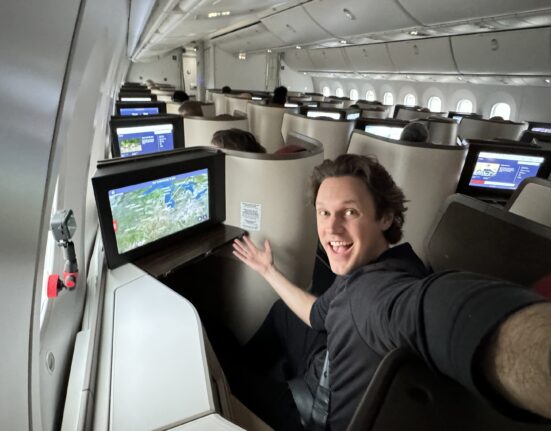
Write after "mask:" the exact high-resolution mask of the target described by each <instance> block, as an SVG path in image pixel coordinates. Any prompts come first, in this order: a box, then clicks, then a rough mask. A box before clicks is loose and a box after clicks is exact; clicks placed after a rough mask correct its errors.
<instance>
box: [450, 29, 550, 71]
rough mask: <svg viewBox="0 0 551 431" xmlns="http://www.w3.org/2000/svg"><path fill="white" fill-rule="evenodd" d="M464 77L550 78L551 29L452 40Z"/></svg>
mask: <svg viewBox="0 0 551 431" xmlns="http://www.w3.org/2000/svg"><path fill="white" fill-rule="evenodd" d="M451 41H452V49H453V53H454V56H455V60H456V62H457V67H458V69H459V72H460V73H473V74H492V75H495V74H502V75H509V74H510V75H547V74H549V71H550V70H551V47H550V45H551V43H550V41H551V29H550V28H549V27H546V28H536V29H524V30H513V31H502V32H492V33H479V34H472V35H466V36H452V39H451Z"/></svg>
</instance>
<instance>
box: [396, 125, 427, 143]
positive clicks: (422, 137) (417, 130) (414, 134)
mask: <svg viewBox="0 0 551 431" xmlns="http://www.w3.org/2000/svg"><path fill="white" fill-rule="evenodd" d="M400 140H401V141H408V142H427V141H428V140H429V130H428V129H427V126H425V125H424V124H423V123H418V122H416V121H414V122H412V123H409V124H407V125H406V127H404V129H403V130H402V133H401V134H400Z"/></svg>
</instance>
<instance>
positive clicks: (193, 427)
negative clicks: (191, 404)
mask: <svg viewBox="0 0 551 431" xmlns="http://www.w3.org/2000/svg"><path fill="white" fill-rule="evenodd" d="M238 430H243V428H241V427H238V426H237V425H235V424H233V423H231V422H229V421H227V420H226V419H224V418H223V417H222V416H220V415H217V414H213V415H208V416H205V417H204V418H199V419H196V420H194V421H193V422H189V423H187V424H184V425H181V426H179V427H176V428H171V431H238Z"/></svg>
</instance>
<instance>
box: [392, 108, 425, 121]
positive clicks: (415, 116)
mask: <svg viewBox="0 0 551 431" xmlns="http://www.w3.org/2000/svg"><path fill="white" fill-rule="evenodd" d="M396 106H400V105H396ZM433 115H434V112H430V111H421V110H419V109H415V108H411V107H408V106H401V107H400V109H399V110H398V113H397V114H396V116H395V117H394V118H396V119H397V120H407V121H414V120H420V119H423V118H428V117H431V116H433Z"/></svg>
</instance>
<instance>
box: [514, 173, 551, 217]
mask: <svg viewBox="0 0 551 431" xmlns="http://www.w3.org/2000/svg"><path fill="white" fill-rule="evenodd" d="M506 209H508V210H509V211H510V212H512V213H515V214H518V215H519V216H522V217H524V218H527V219H530V220H533V221H536V222H538V223H540V224H543V225H545V226H548V227H551V181H549V180H544V179H543V178H536V177H531V178H526V179H525V180H523V181H522V182H521V183H520V184H519V186H518V188H517V190H516V191H515V193H514V194H513V196H511V198H510V199H509V201H508V202H507V206H506Z"/></svg>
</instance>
